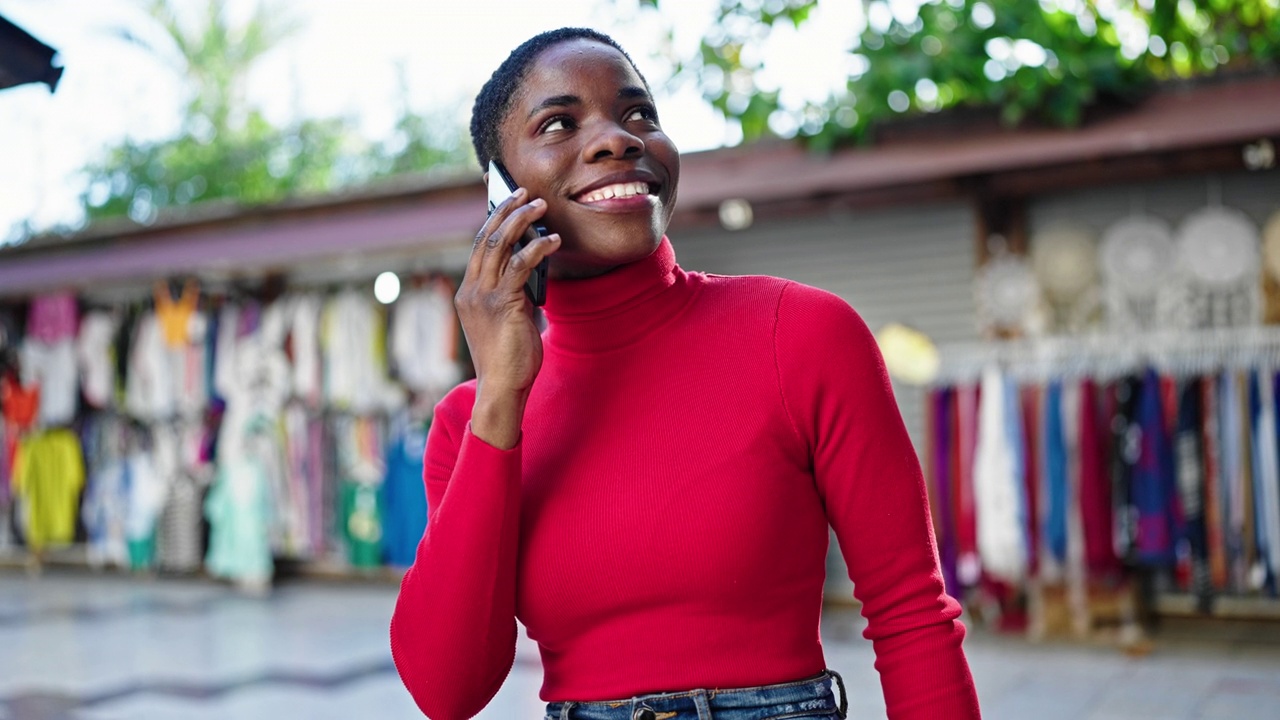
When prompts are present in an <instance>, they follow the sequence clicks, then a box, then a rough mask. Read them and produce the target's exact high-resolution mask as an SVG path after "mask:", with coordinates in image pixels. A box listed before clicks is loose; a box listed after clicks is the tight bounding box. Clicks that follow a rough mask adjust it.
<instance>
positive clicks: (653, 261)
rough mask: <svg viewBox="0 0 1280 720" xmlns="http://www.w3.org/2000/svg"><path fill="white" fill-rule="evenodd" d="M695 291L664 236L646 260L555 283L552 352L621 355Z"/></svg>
mask: <svg viewBox="0 0 1280 720" xmlns="http://www.w3.org/2000/svg"><path fill="white" fill-rule="evenodd" d="M693 292H694V285H693V284H692V283H691V282H690V280H689V274H688V273H686V272H685V271H684V270H681V269H680V266H679V265H677V264H676V253H675V250H674V249H672V247H671V241H670V240H668V239H667V238H666V237H665V236H664V237H663V238H662V242H661V243H660V244H659V245H658V249H657V250H654V251H653V254H651V255H650V256H649V257H647V258H644V259H643V260H637V261H636V262H633V263H631V264H629V265H623V266H622V267H619V268H616V269H614V270H611V271H609V272H607V273H605V274H604V275H600V276H597V277H593V278H587V279H585V280H552V281H550V283H549V284H548V286H547V304H546V305H544V306H543V308H542V310H543V312H544V313H545V314H546V316H547V324H548V331H547V339H548V342H549V344H550V346H551V347H552V348H553V349H555V350H561V351H566V352H570V353H575V354H590V353H595V352H605V351H608V350H616V349H618V348H622V347H625V346H627V345H630V344H631V343H634V342H636V341H638V340H640V339H641V338H643V337H645V336H646V335H648V334H649V333H650V332H652V331H653V330H655V329H657V328H658V327H659V326H661V325H663V324H665V323H666V322H667V321H668V320H670V319H671V318H672V317H674V316H675V314H676V313H678V312H679V311H680V310H681V309H682V308H683V307H684V306H685V304H686V303H687V302H688V301H689V300H690V299H691V298H692V296H693Z"/></svg>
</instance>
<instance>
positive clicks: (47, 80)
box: [0, 15, 62, 92]
mask: <svg viewBox="0 0 1280 720" xmlns="http://www.w3.org/2000/svg"><path fill="white" fill-rule="evenodd" d="M57 54H58V51H57V50H54V49H53V48H51V47H49V46H48V45H45V44H44V43H42V42H40V41H39V40H37V39H35V38H33V37H31V35H29V34H27V32H26V31H25V30H23V29H22V28H20V27H18V26H17V25H14V24H13V23H11V22H9V21H8V20H6V19H5V18H4V16H3V15H0V90H3V89H4V88H9V87H13V86H15V85H25V84H27V83H44V84H45V85H48V86H49V92H53V91H54V90H56V89H57V88H58V80H60V79H61V78H62V68H61V67H60V66H55V65H54V64H53V58H54V56H55V55H57Z"/></svg>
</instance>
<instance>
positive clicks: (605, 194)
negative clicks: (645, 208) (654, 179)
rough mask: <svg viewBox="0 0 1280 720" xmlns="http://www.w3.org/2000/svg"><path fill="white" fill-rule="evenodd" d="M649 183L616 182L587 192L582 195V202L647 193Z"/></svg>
mask: <svg viewBox="0 0 1280 720" xmlns="http://www.w3.org/2000/svg"><path fill="white" fill-rule="evenodd" d="M648 194H649V185H648V183H643V182H629V183H617V184H615V185H606V186H604V187H602V188H597V189H595V190H592V191H591V192H589V193H587V194H586V195H584V196H583V197H582V202H599V201H601V200H609V199H611V198H626V197H632V196H635V195H648Z"/></svg>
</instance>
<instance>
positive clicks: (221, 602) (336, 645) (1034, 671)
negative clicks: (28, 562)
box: [0, 572, 1280, 720]
mask: <svg viewBox="0 0 1280 720" xmlns="http://www.w3.org/2000/svg"><path fill="white" fill-rule="evenodd" d="M394 599H395V591H394V588H390V587H382V586H344V585H327V584H307V585H296V584H295V585H287V586H285V587H283V588H281V589H279V590H278V591H277V592H276V593H275V594H274V595H273V596H272V597H271V598H269V599H266V600H255V599H250V598H244V597H240V596H238V595H236V594H234V593H231V592H229V591H227V590H226V589H224V588H222V587H221V586H218V585H215V584H212V583H204V582H186V581H170V580H160V581H154V580H152V581H149V580H136V579H127V578H121V577H118V576H100V577H92V576H88V575H77V574H70V575H61V574H53V575H46V576H45V577H43V578H40V579H36V580H32V579H29V578H27V577H26V576H24V575H22V574H17V573H12V572H8V573H6V572H0V720H108V719H118V720H161V719H164V720H169V719H171V718H184V719H190V720H204V719H206V718H207V719H209V720H212V719H213V718H217V719H219V720H224V719H226V718H236V719H237V720H259V719H261V720H268V719H269V720H288V719H291V718H306V719H307V720H323V719H327V718H333V719H334V720H338V719H341V720H350V719H351V718H381V719H386V720H394V719H396V718H415V717H420V715H419V714H418V713H417V711H416V708H415V707H414V705H413V703H412V701H411V700H410V699H409V697H408V695H407V694H406V693H405V691H404V690H403V688H402V687H401V685H400V681H399V679H398V678H397V677H396V675H395V671H394V669H393V668H392V666H391V661H390V657H389V653H388V650H387V639H386V627H387V620H388V618H389V616H390V612H391V607H392V603H393V602H394ZM859 623H860V619H859V618H857V617H856V616H854V615H850V614H848V613H836V614H832V615H829V616H828V618H827V622H826V626H825V628H824V631H825V635H826V644H827V652H828V662H829V664H830V666H831V667H832V668H833V669H835V670H837V671H839V672H840V673H841V674H843V675H844V677H845V680H846V682H847V685H848V689H849V694H850V696H851V697H850V701H851V702H850V708H851V712H850V717H851V718H855V719H856V720H863V719H866V720H875V719H876V718H884V705H883V702H882V701H881V699H880V689H879V684H878V681H877V678H876V674H875V670H874V669H873V668H872V660H873V656H872V652H871V648H870V644H869V643H867V642H866V641H864V640H862V639H861V637H860V636H859V635H858V632H859V631H860V625H859ZM1218 630H1219V631H1218V632H1216V633H1214V634H1213V635H1212V637H1211V639H1208V640H1206V639H1205V638H1206V635H1205V633H1204V631H1203V627H1202V626H1197V629H1196V631H1195V632H1190V631H1188V630H1187V629H1186V626H1184V625H1174V626H1171V627H1170V628H1169V629H1168V631H1167V632H1166V633H1165V634H1163V635H1162V636H1161V637H1160V638H1159V640H1158V642H1157V644H1156V648H1155V651H1154V652H1153V653H1152V654H1151V655H1149V656H1147V657H1144V658H1140V659H1133V658H1129V657H1126V656H1124V655H1123V654H1121V653H1119V652H1117V651H1115V650H1112V649H1108V648H1091V647H1081V646H1078V645H1065V644H1053V645H1030V644H1028V643H1026V642H1024V641H1021V640H1018V639H1014V638H1003V637H991V636H987V635H983V634H980V633H973V634H971V635H970V639H969V641H968V642H967V644H966V648H967V651H968V654H969V659H970V663H971V665H972V667H973V672H974V676H975V678H976V681H977V684H978V692H979V695H980V697H981V699H982V704H983V711H984V717H986V718H988V719H989V720H990V719H995V720H1000V719H1003V718H1009V719H1011V720H1012V719H1018V720H1021V719H1023V718H1033V719H1035V720H1057V719H1058V718H1062V719H1063V720H1066V719H1068V718H1069V719H1071V720H1120V719H1121V718H1124V719H1125V720H1145V719H1147V718H1161V719H1162V720H1163V719H1169V718H1174V719H1182V718H1231V719H1233V720H1258V719H1277V720H1280V625H1276V626H1270V627H1262V628H1259V627H1257V626H1252V627H1250V626H1243V625H1222V626H1220V627H1219V628H1218ZM540 682H541V669H540V667H539V665H538V660H537V651H536V648H535V647H533V646H532V645H531V644H529V643H527V642H524V643H522V645H521V647H520V649H519V652H518V653H517V660H516V666H515V669H514V670H513V672H512V674H511V677H510V678H508V680H507V682H506V684H505V685H504V686H503V689H502V691H501V692H500V693H499V694H498V696H497V698H495V700H494V701H493V703H492V704H491V705H490V706H489V707H488V708H487V709H486V710H485V712H484V713H483V714H482V715H481V716H480V717H481V718H486V719H490V720H513V719H518V718H529V719H530V720H534V719H536V718H541V717H542V704H541V703H540V702H539V701H538V699H537V691H538V686H539V683H540Z"/></svg>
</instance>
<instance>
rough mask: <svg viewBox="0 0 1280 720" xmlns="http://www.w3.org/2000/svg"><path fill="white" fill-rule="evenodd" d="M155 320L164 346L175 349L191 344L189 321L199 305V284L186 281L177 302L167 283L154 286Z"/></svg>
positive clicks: (162, 282) (158, 283)
mask: <svg viewBox="0 0 1280 720" xmlns="http://www.w3.org/2000/svg"><path fill="white" fill-rule="evenodd" d="M155 304H156V320H157V321H158V322H159V324H160V332H161V335H162V337H163V338H164V343H165V345H167V346H169V347H170V348H173V349H177V348H182V347H186V345H187V344H188V343H189V342H191V335H190V333H191V320H192V317H193V316H194V315H195V313H196V308H198V307H199V305H200V283H199V282H198V281H197V280H195V279H194V278H193V279H190V280H187V281H186V283H184V284H183V286H182V295H180V296H179V297H178V299H177V300H174V299H173V295H172V294H170V292H169V283H168V282H166V281H160V282H157V283H156V286H155Z"/></svg>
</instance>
